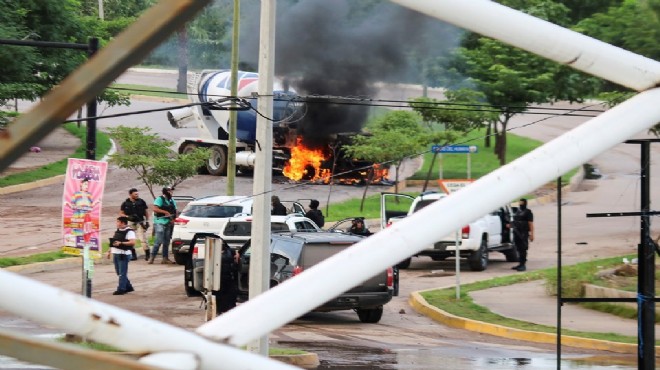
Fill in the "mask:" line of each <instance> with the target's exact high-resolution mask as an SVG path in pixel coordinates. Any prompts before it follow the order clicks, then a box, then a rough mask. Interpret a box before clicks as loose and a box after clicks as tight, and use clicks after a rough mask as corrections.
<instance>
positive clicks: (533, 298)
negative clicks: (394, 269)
mask: <svg viewBox="0 0 660 370" xmlns="http://www.w3.org/2000/svg"><path fill="white" fill-rule="evenodd" d="M436 289H439V288H436ZM470 296H471V297H472V299H473V301H474V303H476V304H478V305H480V306H483V307H486V308H488V309H489V310H490V311H492V312H494V313H496V314H499V315H501V316H504V317H508V318H511V319H515V320H520V321H527V322H530V323H535V324H541V325H546V326H551V327H555V328H556V327H557V300H556V297H552V296H549V295H547V294H546V292H545V287H544V286H543V281H532V282H528V283H521V284H513V285H507V286H502V287H496V288H490V289H485V290H480V291H474V292H471V293H470ZM409 303H410V305H411V306H412V307H413V308H415V310H417V311H418V312H420V313H422V314H424V315H426V316H428V317H430V318H431V319H433V320H435V321H437V322H440V323H442V324H445V325H447V326H450V327H454V328H460V329H464V330H470V331H475V332H479V333H484V334H490V335H494V336H499V337H504V338H510V339H516V340H523V341H529V342H536V343H548V344H554V343H556V342H557V339H556V332H552V333H543V332H533V331H528V330H522V329H513V328H509V327H505V326H501V325H495V324H490V323H486V322H481V321H478V320H472V319H466V318H463V317H459V316H455V315H452V314H450V313H447V312H445V311H442V310H440V309H438V308H436V307H434V306H431V305H429V304H428V303H426V301H425V300H424V298H423V297H422V296H421V294H420V292H413V293H412V294H411V296H410V299H409ZM561 310H562V311H561V315H562V325H561V326H562V329H569V330H575V331H582V332H590V333H614V334H621V335H625V336H631V337H637V335H638V325H637V320H629V319H624V318H620V317H618V316H615V315H610V314H607V313H602V312H599V311H594V310H590V309H586V308H582V307H580V306H578V305H576V304H564V305H563V306H562V309H561ZM658 329H660V326H658V325H656V326H655V333H656V336H655V337H656V340H657V339H658V338H660V335H659V332H658ZM561 341H562V345H565V346H570V347H576V348H586V349H592V350H601V351H610V352H616V353H630V354H635V353H637V352H638V346H637V344H636V343H630V344H627V343H619V342H609V341H605V340H598V339H588V338H581V337H574V336H569V335H562V340H561ZM655 354H656V357H658V356H660V346H656V347H655Z"/></svg>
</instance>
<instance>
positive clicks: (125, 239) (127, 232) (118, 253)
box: [108, 216, 135, 295]
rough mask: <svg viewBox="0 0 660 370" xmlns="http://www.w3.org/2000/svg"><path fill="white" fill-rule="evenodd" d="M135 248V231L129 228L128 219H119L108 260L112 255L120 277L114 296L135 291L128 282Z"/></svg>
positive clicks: (111, 240)
mask: <svg viewBox="0 0 660 370" xmlns="http://www.w3.org/2000/svg"><path fill="white" fill-rule="evenodd" d="M133 247H135V231H134V230H133V229H131V228H130V227H128V217H124V216H121V217H117V230H116V231H115V234H114V236H113V237H112V238H110V250H109V251H108V258H110V255H111V254H112V261H113V263H114V264H115V272H116V273H117V276H119V284H118V285H117V290H115V291H114V292H113V293H112V295H124V294H126V293H130V292H132V291H134V290H135V289H133V285H132V284H131V281H130V280H128V261H130V259H131V256H132V253H131V248H133Z"/></svg>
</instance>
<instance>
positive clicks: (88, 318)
mask: <svg viewBox="0 0 660 370" xmlns="http://www.w3.org/2000/svg"><path fill="white" fill-rule="evenodd" d="M392 2H394V3H397V4H400V5H403V6H406V7H409V8H411V9H414V10H417V11H420V12H423V13H426V14H428V15H430V16H432V17H436V18H439V19H442V20H444V21H447V22H450V23H453V24H455V25H457V26H460V27H463V28H466V29H469V30H472V31H475V32H478V33H481V34H483V35H485V36H490V37H493V38H496V39H498V40H500V41H503V42H506V43H509V44H511V45H514V46H517V47H520V48H523V49H525V50H528V51H531V52H533V53H536V54H538V55H541V56H544V57H546V58H548V59H551V60H554V61H557V62H559V63H564V64H567V65H570V66H571V67H573V68H576V69H579V70H582V71H584V72H586V73H589V74H592V75H595V76H599V77H602V78H605V79H607V80H610V81H613V82H616V83H619V84H621V85H624V86H628V87H631V88H633V89H635V90H637V91H642V92H641V93H640V94H638V95H637V96H635V97H633V98H631V99H629V100H628V101H627V102H624V103H623V104H620V105H619V106H617V107H615V108H613V109H611V110H609V111H607V112H605V113H603V114H601V115H600V116H598V117H596V118H594V119H592V120H590V121H588V122H587V123H585V124H583V125H582V126H580V127H577V128H575V129H573V130H572V131H570V132H568V133H566V134H564V135H562V136H561V137H559V138H557V139H555V140H553V141H551V142H549V143H547V144H545V145H543V146H542V147H540V148H538V149H536V150H534V151H533V152H531V153H529V154H527V155H525V156H523V157H521V158H519V159H518V160H516V161H514V162H512V163H510V164H509V165H506V166H504V167H502V168H500V169H498V170H496V171H494V172H492V173H491V174H489V175H487V176H484V177H483V178H481V179H479V180H477V181H476V182H474V183H473V184H472V185H470V186H468V187H465V188H463V189H462V190H460V191H458V192H455V193H453V194H451V195H450V196H448V197H447V198H445V200H443V201H442V202H437V203H435V204H433V205H430V206H428V207H426V208H424V209H423V210H421V211H419V212H417V213H415V214H414V215H412V216H410V217H407V218H406V219H404V220H403V221H401V222H398V223H396V224H394V225H393V226H392V227H390V228H388V229H386V230H383V231H381V232H379V233H377V234H375V235H373V236H371V237H369V238H367V239H365V240H364V241H362V242H360V243H358V244H356V245H355V246H354V247H351V248H349V249H346V250H345V251H343V252H341V253H339V254H337V255H335V256H333V257H331V258H329V259H327V260H325V261H324V262H322V263H320V264H318V265H316V266H314V267H313V268H310V269H309V270H306V271H305V272H303V273H302V274H301V275H300V276H297V277H296V278H295V279H290V280H288V281H286V282H285V283H283V284H281V285H279V286H277V287H276V288H274V289H272V290H270V291H268V292H266V293H264V294H262V295H260V296H258V297H256V298H254V299H251V300H250V301H248V302H247V303H244V304H242V305H240V306H239V307H237V308H235V309H233V310H231V311H229V312H228V313H226V314H223V315H222V316H220V317H218V318H216V319H215V320H213V321H211V322H208V323H206V324H204V325H202V326H200V327H199V328H198V329H197V333H199V334H201V336H198V335H196V334H195V333H191V332H187V331H184V330H182V329H177V328H173V327H171V326H169V325H166V324H163V323H159V322H155V321H154V320H151V319H148V318H145V317H140V316H138V315H135V314H131V313H130V312H126V311H123V310H121V309H118V308H115V307H112V306H109V305H104V304H101V303H99V302H96V301H94V300H91V299H87V298H84V297H80V296H78V295H74V294H71V293H66V292H63V291H61V290H58V289H56V288H53V287H49V286H47V285H45V284H40V283H36V282H32V281H30V280H29V279H25V278H21V277H18V276H15V275H13V274H11V273H9V272H4V271H0V279H1V280H2V281H3V284H0V297H6V298H5V299H0V308H3V309H6V310H9V311H11V312H13V313H15V314H17V315H21V316H23V317H26V318H29V319H33V320H36V321H40V322H45V323H49V324H51V325H54V326H57V327H60V328H62V329H65V330H67V332H70V333H73V334H78V335H82V336H85V337H88V338H90V339H93V340H96V341H100V342H103V343H107V344H111V345H113V346H117V347H119V348H127V347H132V348H136V347H135V346H138V348H140V350H144V351H145V352H150V353H153V354H152V355H150V356H147V357H143V358H142V359H141V361H144V362H145V363H148V364H157V365H159V366H163V367H173V366H179V367H178V368H198V369H265V368H268V369H290V368H293V367H291V366H288V365H283V364H279V363H276V362H274V361H270V360H268V359H266V358H262V357H259V356H256V355H253V354H249V353H245V352H243V351H239V350H237V349H235V348H233V347H232V346H240V345H245V344H247V343H248V342H250V341H252V340H254V339H257V338H259V337H261V336H263V335H266V334H268V333H269V332H271V331H272V330H274V329H276V328H278V327H280V326H282V325H284V324H286V323H288V322H290V321H292V320H294V319H295V318H297V317H299V316H301V315H302V314H304V313H306V312H309V311H310V310H312V309H314V308H315V307H317V306H319V305H320V304H322V303H324V302H326V301H328V300H330V299H332V298H333V297H335V296H337V295H339V294H341V293H342V292H344V291H346V290H349V289H350V288H351V287H353V286H354V285H355V284H356V283H357V282H359V281H364V280H366V279H368V278H369V277H371V276H373V275H375V274H377V273H379V272H380V271H382V270H383V269H385V268H386V267H388V266H392V265H394V264H396V263H398V262H399V261H401V260H403V259H405V258H408V257H409V256H411V255H414V254H416V253H417V252H419V251H420V250H422V249H423V248H425V246H426V245H428V244H429V243H431V242H433V241H435V240H438V239H440V238H441V237H443V236H444V235H447V234H450V233H451V232H452V231H454V230H456V229H458V228H460V227H462V226H463V225H465V224H467V223H469V222H471V221H473V220H475V219H477V218H479V217H480V216H481V215H483V214H485V213H487V212H489V211H491V210H492V209H495V208H497V207H498V206H499V205H501V204H502V203H506V202H508V201H510V200H511V199H515V198H517V197H519V196H521V195H524V194H526V193H529V192H531V191H532V190H534V189H536V188H538V187H539V186H541V185H543V184H545V183H547V182H548V181H551V180H553V179H555V178H557V177H558V176H561V175H562V174H564V173H566V172H568V171H570V170H571V169H572V168H575V167H576V166H579V165H581V164H583V163H585V162H586V161H588V160H590V159H591V158H593V157H595V156H596V155H598V154H599V153H601V152H603V151H605V150H607V149H609V148H611V147H613V146H615V145H617V144H619V143H621V142H622V141H624V140H626V139H627V138H630V137H632V136H633V135H635V134H637V133H638V132H640V131H643V130H645V129H648V128H649V127H651V126H653V125H655V124H656V123H657V122H658V121H660V105H658V104H657V102H658V101H660V89H658V88H654V87H655V86H658V85H659V84H660V63H658V62H657V61H654V60H651V59H648V58H645V57H643V56H640V55H636V54H634V53H631V52H628V51H625V50H622V49H619V48H616V47H614V46H611V45H608V44H605V43H602V42H600V41H598V40H595V39H592V38H589V37H586V36H584V35H581V34H579V33H576V32H573V31H570V30H567V29H564V28H562V27H559V26H556V25H553V24H551V23H548V22H545V21H542V20H539V19H537V18H534V17H531V16H529V15H526V14H524V13H521V12H518V11H515V10H512V9H509V8H506V7H503V6H501V5H499V4H497V3H494V2H491V1H487V0H471V1H465V0H443V1H428V0H392ZM85 101H86V100H85ZM621 122H625V124H622V123H621ZM594 132H599V133H601V134H600V135H594V134H593V133H594ZM5 155H6V153H3V152H1V151H0V159H3V158H2V157H3V156H5ZM5 158H11V157H8V156H7V157H5ZM466 205H469V206H466ZM328 276H332V277H333V279H328V278H327V277H328ZM37 292H38V293H37ZM19 302H31V304H30V305H29V306H30V307H34V308H35V309H30V307H25V305H24V304H20V303H19ZM55 302H57V304H54V303H55ZM46 305H48V306H49V307H53V306H54V307H53V309H57V310H58V311H61V313H62V314H66V312H67V311H70V312H76V313H77V314H76V315H67V316H66V317H68V318H70V320H68V319H61V318H60V319H58V320H52V319H49V318H52V317H60V316H58V315H54V314H53V312H52V310H50V311H49V312H44V310H37V309H36V307H44V306H46ZM263 307H268V309H267V310H264V309H263ZM54 321H57V322H54ZM145 336H146V337H145ZM175 336H182V337H184V338H186V339H185V340H182V339H181V338H182V337H177V340H176V341H174V340H171V339H168V338H173V337H175ZM145 338H146V339H148V340H145ZM205 338H208V339H205ZM214 341H215V342H214ZM218 342H220V343H226V344H218ZM172 359H176V360H177V361H178V362H177V361H173V360H172Z"/></svg>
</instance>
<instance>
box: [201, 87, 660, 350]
mask: <svg viewBox="0 0 660 370" xmlns="http://www.w3.org/2000/svg"><path fill="white" fill-rule="evenodd" d="M658 101H660V88H656V89H653V90H649V91H647V92H643V93H640V94H638V95H637V96H635V97H633V98H631V99H629V100H628V101H626V102H624V103H623V104H620V105H618V106H616V107H614V108H612V109H611V110H609V111H607V112H605V113H603V114H601V115H600V116H598V117H596V118H593V119H591V120H590V121H588V122H587V123H585V124H583V125H581V126H579V127H577V128H575V129H573V130H571V131H570V132H568V133H566V134H564V135H562V136H561V137H559V138H557V139H554V140H553V141H551V142H549V143H547V144H545V145H543V146H541V147H540V148H537V149H535V150H534V151H532V152H530V153H528V154H526V155H524V156H523V157H520V158H518V159H517V160H515V161H513V162H511V163H510V164H508V165H506V166H504V167H501V168H500V169H498V170H496V171H493V172H491V173H490V174H488V175H486V176H484V177H481V178H480V179H479V180H477V181H475V182H473V183H472V184H470V185H468V186H466V187H464V188H462V189H461V190H459V191H457V192H454V193H452V194H450V195H449V196H447V197H446V198H444V199H443V200H442V202H435V203H434V204H431V205H429V206H427V207H425V208H424V209H422V210H420V211H419V212H416V213H415V214H413V215H411V216H408V217H406V218H405V219H403V220H402V221H400V222H396V223H394V224H393V225H392V226H390V227H388V228H386V229H385V230H382V231H380V232H378V233H376V234H374V235H372V236H370V237H369V238H365V239H364V240H363V241H361V242H360V243H358V244H356V245H354V246H353V247H351V248H348V249H346V250H344V251H342V252H341V253H338V254H336V255H334V256H332V257H330V258H329V259H327V260H325V261H323V262H321V263H319V264H318V265H316V266H314V267H312V268H310V269H308V270H306V271H304V272H303V273H302V274H300V275H298V276H296V277H295V278H293V279H289V280H287V281H285V282H284V283H282V284H280V285H278V286H277V287H275V288H273V289H271V290H270V291H268V292H266V293H264V294H262V295H260V296H258V297H254V298H251V299H250V301H248V302H246V303H244V304H242V305H241V306H239V307H238V309H235V310H232V311H229V312H227V313H226V314H224V315H222V316H220V317H218V318H217V319H215V320H213V321H211V322H209V323H206V324H204V325H202V326H200V328H199V329H198V331H199V332H200V333H203V334H205V335H208V336H211V337H213V338H216V339H217V340H223V341H227V342H229V343H232V344H235V345H243V344H246V343H247V342H248V341H250V340H252V339H254V338H256V337H259V336H261V335H264V334H265V333H268V332H270V331H272V330H273V329H275V328H278V327H280V326H282V325H284V324H286V323H288V322H290V321H292V320H294V319H295V318H297V317H300V316H301V315H303V314H305V313H307V312H310V311H311V310H313V309H314V308H315V307H318V306H320V305H321V304H323V303H325V302H326V301H328V300H330V299H332V298H334V297H336V296H338V295H340V294H341V293H343V292H345V291H347V290H349V289H350V288H351V287H353V286H355V284H356V283H357V282H360V281H365V280H367V279H369V278H371V277H372V276H374V275H376V274H378V273H380V272H381V271H383V270H384V269H385V268H386V267H387V266H393V265H395V264H397V263H398V262H399V261H402V260H404V259H406V258H408V257H410V256H412V255H414V254H416V253H418V252H419V251H421V250H422V249H424V248H426V246H427V245H428V244H429V243H432V242H434V241H436V240H439V239H440V238H442V237H444V236H445V235H450V234H451V233H452V232H454V231H455V230H456V229H458V228H461V227H462V226H463V225H466V224H469V223H470V222H472V221H474V220H476V219H477V218H479V217H481V216H483V215H484V214H486V213H488V212H490V211H492V210H493V209H496V208H497V207H500V206H501V205H502V204H505V203H507V202H509V201H511V199H516V198H518V197H520V196H522V195H524V194H527V193H529V192H531V191H532V190H534V189H537V188H538V187H540V186H541V185H543V184H545V183H547V182H548V181H550V180H552V179H555V178H557V177H559V176H561V175H562V174H565V173H567V172H568V171H570V170H571V169H572V168H575V167H577V166H579V165H581V164H583V163H585V162H587V161H589V160H590V159H592V158H593V157H594V156H596V155H598V154H599V153H602V152H603V151H605V150H607V149H609V148H612V147H613V146H615V145H617V144H619V143H620V142H621V141H624V140H626V139H627V138H630V137H632V136H634V135H636V134H638V133H639V132H641V131H643V130H646V129H648V128H649V127H651V126H653V125H655V124H656V123H657V122H658V121H659V120H660V105H659V104H657V102H658ZM595 133H597V134H595ZM329 276H332V279H329V278H328V277H329ZM283 297H286V299H283ZM265 307H267V309H264V308H265Z"/></svg>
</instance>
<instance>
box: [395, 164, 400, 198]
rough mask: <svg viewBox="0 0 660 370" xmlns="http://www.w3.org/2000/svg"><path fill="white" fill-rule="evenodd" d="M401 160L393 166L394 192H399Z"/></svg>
mask: <svg viewBox="0 0 660 370" xmlns="http://www.w3.org/2000/svg"><path fill="white" fill-rule="evenodd" d="M401 162H402V161H399V163H397V164H396V167H394V192H395V193H397V194H398V193H399V167H401Z"/></svg>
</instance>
